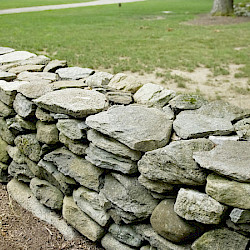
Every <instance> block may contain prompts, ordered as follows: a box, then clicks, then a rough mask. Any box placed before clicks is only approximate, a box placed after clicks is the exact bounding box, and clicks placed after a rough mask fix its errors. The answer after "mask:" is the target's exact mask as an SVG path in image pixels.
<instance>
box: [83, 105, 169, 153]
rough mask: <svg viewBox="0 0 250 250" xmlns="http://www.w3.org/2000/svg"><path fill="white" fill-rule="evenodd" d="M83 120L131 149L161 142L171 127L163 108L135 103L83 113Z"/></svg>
mask: <svg viewBox="0 0 250 250" xmlns="http://www.w3.org/2000/svg"><path fill="white" fill-rule="evenodd" d="M86 124H87V125H88V126H89V127H91V128H94V129H96V130H97V131H99V132H101V133H103V134H106V135H109V136H110V137H112V138H115V139H117V140H118V141H120V142H122V143H124V144H125V145H127V146H128V147H130V148H131V149H134V150H138V151H144V152H145V151H149V150H153V149H156V148H159V147H163V146H165V145H166V144H167V143H168V141H169V138H170V135H171V131H172V121H170V120H168V119H167V118H166V117H165V114H164V112H162V111H160V110H158V109H156V108H147V107H144V106H137V105H130V106H114V107H112V108H110V109H109V110H108V111H106V112H102V113H99V114H96V115H93V116H89V117H87V119H86ZM156 126H157V128H156Z"/></svg>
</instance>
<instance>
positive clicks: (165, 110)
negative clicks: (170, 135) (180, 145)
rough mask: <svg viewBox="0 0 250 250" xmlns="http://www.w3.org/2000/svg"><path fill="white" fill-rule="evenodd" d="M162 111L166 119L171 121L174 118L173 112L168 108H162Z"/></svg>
mask: <svg viewBox="0 0 250 250" xmlns="http://www.w3.org/2000/svg"><path fill="white" fill-rule="evenodd" d="M162 111H163V112H164V113H165V115H166V117H167V119H169V120H173V119H174V118H175V115H174V111H173V110H172V109H171V108H170V107H169V106H165V107H163V108H162Z"/></svg>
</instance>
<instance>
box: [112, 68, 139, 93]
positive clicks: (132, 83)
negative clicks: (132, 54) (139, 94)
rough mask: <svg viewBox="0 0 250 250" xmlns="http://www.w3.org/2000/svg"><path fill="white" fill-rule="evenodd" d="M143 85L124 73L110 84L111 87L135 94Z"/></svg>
mask: <svg viewBox="0 0 250 250" xmlns="http://www.w3.org/2000/svg"><path fill="white" fill-rule="evenodd" d="M142 85H143V84H142V83H141V82H140V81H139V80H137V79H135V78H134V77H132V76H128V75H126V74H123V73H118V74H116V75H115V76H114V77H113V78H112V79H111V80H110V83H109V85H108V86H109V87H111V88H114V89H118V90H125V91H129V92H132V93H135V92H136V91H137V90H138V89H139V88H140V87H141V86H142Z"/></svg>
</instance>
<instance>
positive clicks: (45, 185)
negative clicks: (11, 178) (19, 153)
mask: <svg viewBox="0 0 250 250" xmlns="http://www.w3.org/2000/svg"><path fill="white" fill-rule="evenodd" d="M30 189H31V191H32V193H33V194H34V195H35V197H36V198H37V199H38V200H39V201H40V203H42V204H43V205H45V206H46V207H49V208H51V209H55V210H61V209H62V204H63V194H62V192H61V191H60V190H58V189H57V188H56V187H54V186H53V185H51V184H50V183H49V182H48V181H45V180H40V179H38V178H33V179H32V180H31V181H30Z"/></svg>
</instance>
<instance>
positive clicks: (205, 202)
mask: <svg viewBox="0 0 250 250" xmlns="http://www.w3.org/2000/svg"><path fill="white" fill-rule="evenodd" d="M226 209H227V207H226V206H224V205H222V204H220V203H219V202H218V201H216V200H215V199H213V198H211V197H210V196H208V195H207V194H204V193H201V192H198V191H196V190H191V189H184V188H181V189H180V190H179V192H178V195H177V199H176V202H175V204H174V211H175V212H176V213H177V214H178V215H179V216H181V217H182V218H184V219H186V220H195V221H198V222H201V223H204V224H219V223H220V222H221V219H222V216H223V215H224V214H225V211H226Z"/></svg>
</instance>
